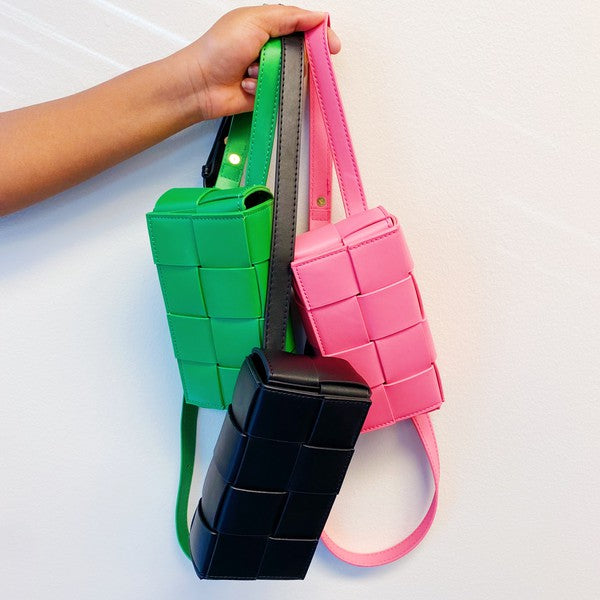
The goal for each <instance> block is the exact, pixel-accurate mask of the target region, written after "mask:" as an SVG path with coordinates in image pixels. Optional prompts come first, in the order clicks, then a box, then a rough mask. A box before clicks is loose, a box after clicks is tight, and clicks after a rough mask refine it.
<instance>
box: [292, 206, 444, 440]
mask: <svg viewBox="0 0 600 600" xmlns="http://www.w3.org/2000/svg"><path fill="white" fill-rule="evenodd" d="M297 248H299V252H297V253H296V259H295V260H294V262H293V263H292V271H293V274H294V289H295V293H296V303H297V306H298V309H299V312H300V315H301V317H302V321H303V323H304V327H305V329H306V331H307V337H308V340H309V342H310V343H311V345H312V346H313V347H314V348H315V349H316V351H317V352H318V353H319V354H322V355H324V356H337V357H340V358H343V359H345V360H347V361H348V362H349V363H350V364H351V365H352V366H353V367H354V368H355V369H356V370H357V372H358V373H359V374H360V375H361V376H362V377H363V378H364V379H365V381H366V382H367V383H368V384H369V386H370V387H371V389H372V396H371V400H372V405H371V409H370V411H369V414H368V416H367V419H366V421H365V425H364V427H363V432H364V431H370V430H373V429H378V428H380V427H384V426H387V425H391V424H393V423H395V422H397V421H400V420H403V419H407V418H409V417H412V416H415V415H417V414H421V413H426V412H429V411H431V410H434V409H436V408H439V406H440V405H441V403H442V401H443V392H442V387H441V383H440V380H439V375H438V372H437V369H436V366H435V357H436V356H435V349H434V346H433V342H432V339H431V334H430V332H429V327H428V324H427V320H426V317H425V313H424V311H423V307H422V302H421V298H420V295H419V291H418V288H417V285H416V282H415V280H414V277H413V274H412V270H413V262H412V258H411V256H410V252H409V250H408V247H407V245H406V241H405V239H404V235H403V234H402V230H401V228H400V226H399V225H398V224H397V221H396V219H395V217H393V216H391V215H390V214H389V213H387V211H385V209H383V208H382V207H378V208H376V209H371V210H369V211H366V212H363V213H360V214H357V215H353V216H351V217H348V218H346V219H344V220H342V221H340V222H338V223H335V224H330V225H326V226H324V227H321V228H319V229H316V230H311V231H309V232H306V233H303V234H301V235H300V236H298V241H297Z"/></svg>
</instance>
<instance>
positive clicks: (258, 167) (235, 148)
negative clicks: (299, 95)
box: [215, 38, 281, 189]
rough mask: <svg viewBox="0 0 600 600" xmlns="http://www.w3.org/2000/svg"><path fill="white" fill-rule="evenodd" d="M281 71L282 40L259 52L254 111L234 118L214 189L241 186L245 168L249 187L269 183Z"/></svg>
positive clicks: (274, 39) (277, 40)
mask: <svg viewBox="0 0 600 600" xmlns="http://www.w3.org/2000/svg"><path fill="white" fill-rule="evenodd" d="M280 71H281V40H280V39H279V38H273V39H270V40H269V41H268V42H267V43H266V44H265V45H264V46H263V49H262V51H261V53H260V67H259V71H258V83H257V86H256V98H255V100H254V112H253V113H242V114H240V115H236V116H235V117H233V121H232V124H231V128H230V130H229V135H228V136H227V142H226V145H225V153H224V155H223V162H222V163H221V168H220V169H219V175H218V177H217V182H216V184H215V187H217V188H223V189H229V188H234V187H239V185H240V183H241V181H242V176H243V173H244V167H246V180H245V185H246V186H250V185H265V184H266V182H267V175H268V173H269V165H270V164H271V154H272V153H273V140H274V138H275V123H276V121H277V113H278V110H279V73H280ZM246 156H248V164H247V165H246V164H245V163H246Z"/></svg>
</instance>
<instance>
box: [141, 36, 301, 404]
mask: <svg viewBox="0 0 600 600" xmlns="http://www.w3.org/2000/svg"><path fill="white" fill-rule="evenodd" d="M280 66H281V42H280V40H278V39H273V40H270V41H269V42H268V43H267V44H266V45H265V47H264V48H263V51H262V52H261V59H260V74H259V80H258V86H257V96H256V101H255V108H254V112H253V113H252V116H250V113H247V114H244V115H237V116H236V117H234V119H233V123H232V126H231V129H230V132H229V136H228V141H227V145H226V149H225V154H224V157H223V162H222V165H221V169H220V171H219V177H218V179H217V185H216V187H215V188H175V189H171V190H169V191H167V192H166V193H165V194H163V195H162V196H161V197H160V198H159V200H158V202H157V203H156V205H155V207H154V210H153V211H152V212H150V213H148V214H147V223H148V233H149V236H150V244H151V247H152V256H153V258H154V263H155V264H156V266H157V270H158V277H159V280H160V285H161V290H162V294H163V298H164V302H165V308H166V310H167V319H168V323H169V330H170V333H171V340H172V342H173V349H174V352H175V357H176V358H177V362H178V365H179V372H180V375H181V381H182V385H183V389H184V397H185V401H186V402H188V403H190V404H193V405H196V406H199V407H203V408H226V407H227V406H228V405H229V403H230V402H231V396H232V393H233V386H234V384H235V381H236V379H237V375H238V372H239V368H240V366H241V364H242V361H243V360H244V358H245V357H246V355H247V354H249V352H250V351H251V350H252V348H254V347H256V346H261V345H262V328H263V322H264V318H263V315H264V310H265V296H266V288H267V273H268V266H269V255H270V249H271V248H270V246H271V224H272V218H273V197H272V195H271V192H270V191H269V189H268V188H266V187H265V185H264V184H265V183H266V178H267V173H268V169H269V164H270V161H271V153H272V147H273V135H274V127H275V121H276V115H277V109H278V104H279V71H280ZM249 130H250V133H249V134H248V131H249ZM246 155H248V164H247V166H246V165H245V160H244V159H245V157H246ZM245 167H246V184H247V185H246V186H244V187H239V186H240V181H241V178H242V174H243V172H244V168H245ZM293 346H294V344H293V338H292V335H291V329H290V328H289V327H288V336H287V347H288V350H290V351H291V350H293Z"/></svg>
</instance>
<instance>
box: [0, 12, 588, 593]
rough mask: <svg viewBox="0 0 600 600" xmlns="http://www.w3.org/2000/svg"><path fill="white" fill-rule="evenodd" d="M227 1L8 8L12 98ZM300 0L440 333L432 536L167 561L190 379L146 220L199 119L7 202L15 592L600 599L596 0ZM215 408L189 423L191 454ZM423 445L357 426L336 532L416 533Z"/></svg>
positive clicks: (8, 457)
mask: <svg viewBox="0 0 600 600" xmlns="http://www.w3.org/2000/svg"><path fill="white" fill-rule="evenodd" d="M236 4H237V3H234V2H199V1H192V0H172V2H168V3H167V2H159V1H158V0H153V1H151V2H147V1H143V0H114V2H108V1H105V0H81V1H79V2H68V1H63V2H56V1H53V0H0V34H1V35H0V109H9V108H14V107H18V106H22V105H26V104H31V103H35V102H40V101H43V100H47V99H51V98H54V97H58V96H61V95H65V94H68V93H70V92H74V91H77V90H79V89H82V88H84V87H87V86H90V85H93V84H95V83H97V82H100V81H102V80H104V79H106V78H108V77H111V76H113V75H116V74H118V73H120V72H122V71H123V70H125V69H128V68H131V67H134V66H136V65H139V64H142V63H144V62H146V61H149V60H152V59H154V58H158V57H161V56H164V55H165V54H167V53H170V52H171V51H173V50H175V49H177V48H179V47H181V46H182V45H183V44H185V43H186V42H187V41H191V40H192V39H194V38H195V37H197V36H198V35H200V34H201V33H202V32H203V31H204V30H205V29H206V28H207V27H208V26H209V25H210V24H211V23H212V22H213V21H214V20H216V18H217V17H218V16H219V15H220V14H221V13H222V12H224V11H225V10H226V9H228V8H230V7H233V6H234V5H236ZM311 4H312V5H313V6H314V7H315V8H319V9H322V8H327V9H328V10H329V11H330V12H331V14H332V19H333V23H334V25H335V27H336V29H337V31H338V33H339V34H340V36H341V38H342V40H343V43H344V50H343V52H342V54H341V55H339V56H338V57H336V58H335V64H336V67H337V71H338V76H339V79H340V82H341V87H342V91H343V94H344V97H345V101H346V105H347V112H348V116H349V119H350V124H351V129H352V133H353V135H354V138H355V142H356V145H357V147H358V154H359V160H360V162H361V165H362V168H363V178H364V181H365V186H366V188H367V191H368V194H369V197H370V203H371V204H373V205H375V204H377V203H380V202H381V203H384V204H385V205H386V206H387V207H388V208H389V209H390V210H391V211H393V212H395V213H396V214H397V215H398V216H399V217H400V219H401V222H402V223H403V225H404V228H405V231H406V234H407V237H408V240H409V243H410V246H411V248H412V252H413V255H414V258H415V262H416V265H417V270H416V274H417V276H418V279H419V283H420V286H421V291H422V293H423V296H424V298H425V302H426V306H427V310H428V313H429V318H430V322H431V327H432V330H433V333H434V337H435V339H436V344H437V350H438V354H439V367H440V369H441V372H442V375H443V381H444V385H445V391H446V403H445V405H444V407H443V409H442V410H441V411H440V412H439V413H438V414H436V415H434V419H435V425H436V428H437V432H438V436H439V442H440V450H441V458H442V469H443V471H442V478H443V479H442V491H441V500H440V509H439V514H438V517H437V520H436V522H435V524H434V526H433V528H432V530H431V533H430V534H429V536H428V537H427V538H426V540H425V542H424V543H423V544H422V545H421V546H420V547H419V548H418V549H417V550H416V551H414V552H413V553H412V554H411V555H409V556H408V557H406V558H405V559H403V560H402V561H400V562H398V563H396V564H394V565H390V566H387V567H383V568H378V569H372V570H360V569H357V568H353V567H350V566H347V565H345V564H343V563H340V562H338V561H336V560H335V559H334V558H332V557H331V555H329V553H328V552H327V551H326V550H325V549H324V548H321V547H320V548H319V550H318V551H317V554H316V557H315V560H314V562H313V565H312V567H311V570H310V572H309V576H308V578H307V579H306V581H305V582H304V583H298V582H279V583H276V582H260V583H254V584H251V583H230V582H200V581H198V580H197V579H196V577H195V575H194V574H193V571H192V569H191V566H190V565H189V563H188V562H187V561H186V560H185V559H184V557H183V555H182V554H181V553H180V552H179V550H178V547H177V544H176V540H175V537H174V532H173V525H172V521H173V516H172V513H173V507H174V500H175V486H176V478H177V470H178V441H179V440H178V418H179V396H180V383H179V379H178V375H177V372H176V365H175V361H174V359H173V358H172V355H171V349H170V342H169V337H168V332H167V327H166V320H165V316H164V312H163V306H162V300H161V297H160V291H159V286H158V281H157V278H156V275H155V271H154V267H153V265H152V261H151V257H150V250H149V246H148V242H147V235H146V228H145V221H144V214H145V212H146V211H147V210H149V209H150V208H151V207H152V206H153V203H154V201H155V200H156V198H157V197H158V196H159V195H160V193H161V192H162V191H164V190H165V189H167V188H169V187H172V186H186V185H196V184H197V183H198V182H199V171H200V165H201V164H202V162H203V160H204V158H205V156H206V153H207V150H208V147H209V144H210V141H211V135H212V133H213V131H214V124H213V123H205V124H201V125H199V126H196V127H193V128H191V129H190V130H188V131H185V132H184V133H182V134H180V135H177V136H175V137H174V138H172V139H170V140H168V141H166V142H165V143H163V144H161V145H159V146H157V147H156V148H153V149H152V150H150V151H148V152H145V153H143V154H142V155H140V156H138V157H136V158H134V159H132V160H130V161H127V162H126V163H124V164H122V165H121V166H119V167H117V168H114V169H112V170H111V171H109V172H107V173H105V174H104V175H101V176H99V177H97V178H95V179H93V180H92V181H90V182H88V183H86V184H84V185H81V186H79V187H77V188H76V189H73V190H71V191H69V192H67V193H64V194H61V195H59V196H57V197H55V198H52V199H50V200H48V201H47V202H45V203H43V204H42V205H40V206H37V207H34V208H31V209H29V210H26V211H23V212H21V213H19V214H16V215H13V216H10V217H8V218H4V219H2V220H0V298H1V301H0V338H1V342H0V343H1V345H0V377H1V388H0V389H1V394H2V397H1V404H0V490H1V491H0V565H1V567H0V573H1V576H0V597H2V598H3V599H6V600H21V599H27V600H30V599H32V598H40V599H44V600H46V599H59V598H60V599H62V598H81V599H103V600H104V599H106V598H110V599H111V600H116V599H119V600H120V599H126V600H132V599H148V598H152V599H153V600H171V599H173V598H178V599H183V598H199V597H204V598H212V597H214V598H222V599H226V598H232V599H233V598H239V597H242V596H243V597H245V598H247V599H249V600H250V599H254V598H261V599H262V598H282V597H285V598H287V599H289V600H293V599H296V598H314V599H319V598H323V599H325V598H332V597H338V596H339V597H346V598H352V599H359V598H360V599H363V598H367V597H369V598H397V597H398V598H411V599H420V598H424V599H425V598H427V599H431V598H443V599H464V598H498V599H499V598H528V599H529V598H544V599H545V598H578V599H587V598H598V597H599V596H600V571H599V568H598V567H599V566H600V555H599V550H598V548H599V546H600V535H599V524H598V512H597V511H598V495H599V493H600V458H599V454H600V453H599V451H598V441H597V436H598V431H599V426H600V410H599V408H598V401H599V396H600V394H599V387H600V386H599V385H598V367H597V364H598V363H597V361H598V357H599V356H600V344H599V341H598V340H599V334H600V327H599V325H600V323H599V317H598V312H599V311H598V309H599V300H600V281H599V280H600V277H599V267H598V265H599V264H600V260H599V259H600V252H599V248H600V244H599V235H598V234H599V229H600V209H599V205H600V203H599V190H600V173H599V169H598V162H599V158H598V153H599V151H600V126H599V123H600V120H599V114H600V100H599V94H598V90H599V89H600V63H599V61H598V55H599V52H600V41H599V40H600V38H599V36H598V30H599V28H600V5H599V4H598V3H597V2H594V1H593V0H588V1H584V0H580V1H576V0H575V1H571V2H567V1H560V0H554V1H552V0H548V1H545V2H541V1H537V2H536V1H533V2H520V1H518V0H505V1H503V2H485V1H483V0H480V1H476V0H460V1H459V0H447V1H445V2H438V1H434V0H424V1H422V2H405V1H402V0H401V1H394V2H392V1H386V2H384V1H383V0H376V1H374V2H369V3H364V2H361V3H358V2H357V3H354V4H351V3H349V2H348V1H347V0H346V1H341V0H330V2H329V4H328V5H325V4H322V3H316V2H315V3H312V2H311ZM0 139H1V138H0ZM3 151H4V152H7V151H8V150H7V149H3ZM0 154H1V153H0ZM0 160H1V158H0ZM0 168H1V165H0ZM221 418H222V416H221V415H219V414H217V413H212V414H211V413H210V412H209V411H204V413H203V414H202V420H201V438H202V441H201V443H200V448H199V453H200V455H201V466H203V467H205V466H206V464H207V461H208V459H209V457H210V449H211V445H212V443H213V442H214V439H215V437H216V435H217V433H218V429H219V423H220V419H221ZM376 454H378V455H379V457H381V456H388V458H389V462H388V463H387V464H386V465H384V466H382V467H378V468H377V469H376V468H374V467H373V465H374V464H375V463H374V462H373V460H372V459H374V457H375V455H376ZM419 456H420V455H419V451H418V447H417V446H416V445H415V443H414V437H413V436H412V433H411V431H410V429H409V428H407V427H399V428H397V429H396V430H395V431H393V430H389V431H385V432H382V433H380V434H372V435H370V436H366V437H365V438H364V439H363V440H362V441H361V444H360V447H359V452H358V456H357V458H356V460H355V462H354V464H353V467H352V472H351V474H350V478H349V480H348V483H347V485H346V487H345V488H344V493H343V497H342V499H341V500H340V502H339V504H338V506H337V510H336V511H335V514H334V517H333V519H334V521H335V524H336V527H337V528H338V529H339V531H340V534H339V535H340V536H341V537H343V538H344V539H345V540H347V541H348V543H351V544H353V546H354V547H355V548H376V547H377V546H378V545H382V544H383V543H385V541H386V540H391V539H393V538H394V536H398V535H400V534H401V533H403V532H404V533H407V532H408V531H409V530H410V525H411V522H414V520H415V519H417V517H418V516H419V514H420V513H421V512H422V511H423V510H424V508H425V504H426V496H427V493H428V492H429V491H430V490H429V483H428V481H427V479H426V477H424V474H425V473H426V470H425V468H424V465H423V463H422V459H421V458H419ZM197 483H198V486H199V483H200V482H197ZM366 487H368V488H369V494H370V495H366V494H365V492H363V491H361V490H362V489H364V488H366ZM195 493H196V495H197V494H198V487H197V488H196V492H195ZM360 512H362V513H363V514H362V516H359V514H360Z"/></svg>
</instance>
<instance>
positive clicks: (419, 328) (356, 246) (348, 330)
mask: <svg viewBox="0 0 600 600" xmlns="http://www.w3.org/2000/svg"><path fill="white" fill-rule="evenodd" d="M327 24H328V22H327V21H324V22H323V24H322V25H320V26H318V27H316V28H315V29H312V30H311V31H309V32H307V33H306V49H307V52H308V59H309V67H310V73H311V78H310V84H309V87H310V103H311V110H310V134H311V135H310V139H311V147H310V208H309V210H310V230H309V231H308V232H306V233H303V234H301V235H299V236H298V238H297V241H296V253H295V260H294V262H293V263H292V271H293V274H294V288H295V293H296V302H297V305H298V308H299V311H300V314H301V315H302V319H303V322H304V326H305V329H306V332H307V336H308V340H309V342H310V343H311V345H312V346H313V348H314V349H315V351H316V352H318V353H320V354H322V355H324V356H338V357H341V358H344V359H346V360H347V361H348V362H350V363H351V364H352V366H353V367H354V368H355V369H356V370H357V371H358V372H359V373H360V374H361V375H362V376H363V378H364V379H365V380H366V381H367V383H368V384H369V385H370V387H371V389H372V396H371V400H372V406H371V409H370V411H369V415H368V416H367V420H366V421H365V425H364V428H363V433H364V432H367V431H372V430H375V429H379V428H381V427H386V426H389V425H393V424H394V423H396V422H398V421H402V420H405V419H411V420H412V423H413V424H414V426H415V428H416V430H417V432H418V434H419V436H420V439H421V441H422V443H423V446H424V449H425V452H426V454H427V458H428V460H429V464H430V466H431V470H432V473H433V479H434V483H435V491H434V495H433V499H432V502H431V505H430V507H429V510H428V511H427V513H426V515H425V517H424V518H423V520H422V521H421V523H420V524H419V525H418V526H417V528H416V529H415V531H413V533H411V534H410V535H409V536H408V537H407V538H406V539H404V540H402V541H401V542H399V543H398V544H396V545H394V546H393V547H391V548H387V549H385V550H382V551H379V552H371V553H360V552H354V551H350V550H347V549H345V548H342V547H341V546H340V545H338V544H337V543H335V542H334V541H333V540H332V539H331V537H330V536H329V535H328V533H327V529H326V531H325V532H324V533H323V536H322V539H323V541H324V542H325V544H326V545H327V547H328V548H329V549H330V550H331V551H332V552H333V553H334V554H335V555H336V556H338V557H339V558H341V559H342V560H345V561H346V562H349V563H351V564H355V565H359V566H375V565H380V564H385V563H388V562H392V561H393V560H396V559H398V558H400V557H401V556H403V555H405V554H406V553H408V552H410V550H412V549H413V548H414V547H415V546H416V545H417V544H418V543H419V542H420V541H421V540H422V539H423V537H424V536H425V534H426V533H427V531H428V530H429V527H430V526H431V523H432V522H433V519H434V516H435V512H436V509H437V498H438V482H439V458H438V450H437V444H436V440H435V435H434V433H433V428H432V425H431V421H430V419H429V415H428V413H429V412H430V411H432V410H434V409H437V408H439V407H440V405H441V403H442V402H443V392H442V387H441V383H440V380H439V375H438V371H437V368H436V366H435V362H434V361H435V350H434V346H433V342H432V339H431V333H430V331H429V327H428V325H427V320H426V318H425V314H424V312H423V305H422V302H421V298H420V295H419V291H418V288H417V285H416V282H415V280H414V278H413V275H412V270H413V262H412V259H411V256H410V253H409V251H408V248H407V246H406V242H405V240H404V236H403V234H402V231H401V229H400V226H399V225H398V222H397V220H396V218H395V217H394V216H393V215H391V214H389V213H388V212H387V211H386V210H385V208H383V207H382V206H378V207H377V208H372V209H369V208H368V207H367V203H366V199H365V194H364V190H363V187H362V183H361V179H360V174H359V171H358V166H357V162H356V158H355V155H354V151H353V148H352V142H351V140H350V135H349V132H348V126H347V123H346V119H345V115H344V109H343V106H342V103H341V98H340V94H339V90H338V87H337V83H336V79H335V75H334V72H333V67H332V64H331V57H330V54H329V48H328V44H327V37H326V36H327ZM330 150H331V155H332V157H333V162H334V164H335V170H336V173H337V178H338V182H339V185H340V191H341V195H342V200H343V203H344V209H345V213H346V218H345V219H343V220H342V221H339V222H338V223H335V224H332V223H330V222H329V221H330V216H331V204H330V191H331V155H330V154H329V151H330Z"/></svg>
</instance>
